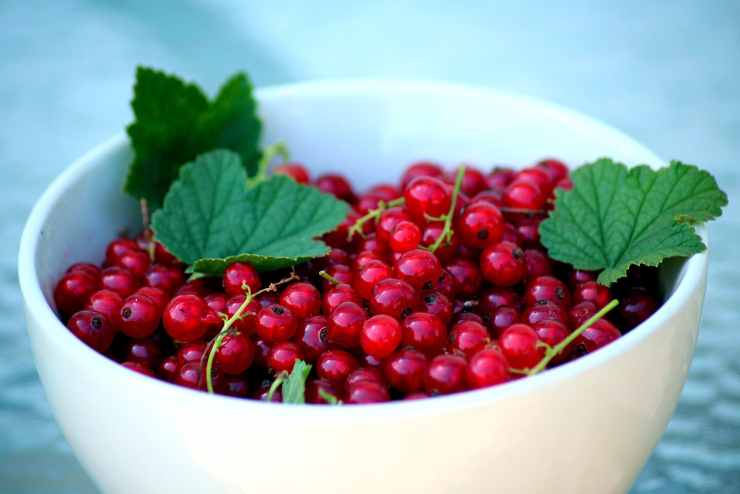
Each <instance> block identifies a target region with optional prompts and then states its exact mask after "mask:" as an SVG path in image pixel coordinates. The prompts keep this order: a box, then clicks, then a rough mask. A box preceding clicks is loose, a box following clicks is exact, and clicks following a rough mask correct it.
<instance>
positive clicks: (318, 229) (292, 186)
mask: <svg viewBox="0 0 740 494" xmlns="http://www.w3.org/2000/svg"><path fill="white" fill-rule="evenodd" d="M347 212H348V206H347V204H346V203H344V202H342V201H340V200H338V199H336V198H334V196H331V195H329V194H323V193H321V192H319V190H318V189H316V188H314V187H308V186H304V185H300V184H298V183H296V182H295V181H293V180H292V179H290V178H288V177H285V176H282V175H275V176H272V177H271V178H269V179H267V180H264V181H262V182H260V183H258V184H257V185H255V186H254V187H251V188H247V174H246V172H245V170H244V168H243V167H242V166H241V160H240V159H239V155H237V154H236V153H234V152H231V151H226V150H217V151H212V152H209V153H206V154H204V155H202V156H199V157H198V158H197V159H196V160H195V161H194V162H192V163H188V164H187V165H185V166H184V167H182V169H181V172H180V178H179V179H178V180H177V181H176V182H175V183H174V184H173V185H172V187H171V188H170V191H169V193H168V194H167V197H166V198H165V201H164V207H163V208H162V209H160V210H159V211H157V212H156V213H155V214H154V215H153V217H152V227H153V229H154V232H155V235H156V238H157V239H158V240H159V241H160V242H162V243H163V244H164V246H165V247H166V248H167V249H168V250H169V251H170V252H172V253H173V254H174V255H175V256H177V257H178V258H179V259H180V260H182V261H184V262H185V263H187V264H190V265H191V271H192V272H198V273H203V274H208V275H218V274H221V273H223V270H224V269H226V267H227V266H228V265H229V264H231V263H233V262H236V261H247V262H250V263H251V264H252V265H253V266H254V267H255V268H256V269H258V270H260V271H270V270H275V269H280V268H286V267H290V266H293V265H295V264H298V263H300V262H303V261H307V260H309V259H312V258H314V257H320V256H323V255H326V254H327V253H328V247H327V246H326V245H325V244H324V243H323V242H322V241H320V240H316V237H319V236H321V235H322V234H324V233H326V232H328V231H331V230H333V229H334V228H335V227H336V226H337V225H338V224H339V223H341V222H342V221H343V220H344V218H345V217H346V216H347Z"/></svg>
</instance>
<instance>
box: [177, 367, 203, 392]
mask: <svg viewBox="0 0 740 494" xmlns="http://www.w3.org/2000/svg"><path fill="white" fill-rule="evenodd" d="M200 377H201V366H200V362H190V363H188V364H185V365H183V366H182V367H180V369H179V370H178V371H177V376H175V384H177V385H178V386H184V387H186V388H190V389H202V387H201V384H200V383H201V380H200Z"/></svg>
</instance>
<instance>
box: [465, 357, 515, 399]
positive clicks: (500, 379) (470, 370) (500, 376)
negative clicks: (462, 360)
mask: <svg viewBox="0 0 740 494" xmlns="http://www.w3.org/2000/svg"><path fill="white" fill-rule="evenodd" d="M509 367H510V364H509V362H508V361H507V360H506V357H504V355H503V354H502V353H501V352H500V351H499V350H498V349H496V348H484V349H482V350H480V351H479V352H477V353H476V354H475V355H473V356H472V357H471V358H470V361H469V362H468V366H467V368H466V370H465V380H466V382H467V385H468V387H469V388H471V389H480V388H486V387H488V386H495V385H497V384H502V383H505V382H506V381H508V380H509V379H510V378H511V373H510V372H509Z"/></svg>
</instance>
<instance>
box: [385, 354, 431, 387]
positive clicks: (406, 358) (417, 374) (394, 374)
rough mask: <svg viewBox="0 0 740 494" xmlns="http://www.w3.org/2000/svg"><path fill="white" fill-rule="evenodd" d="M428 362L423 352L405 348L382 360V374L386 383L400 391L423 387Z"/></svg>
mask: <svg viewBox="0 0 740 494" xmlns="http://www.w3.org/2000/svg"><path fill="white" fill-rule="evenodd" d="M428 365H429V362H428V360H427V358H426V357H425V356H424V354H423V353H421V352H419V351H417V350H413V349H410V348H406V349H403V350H400V351H398V352H396V353H394V354H393V355H391V356H390V357H388V358H387V359H386V360H385V361H384V362H383V375H384V376H385V378H386V380H387V381H388V383H389V384H390V385H391V386H392V387H393V388H395V389H397V390H398V391H400V392H402V393H415V392H418V391H421V390H423V389H424V386H425V379H426V372H427V366H428Z"/></svg>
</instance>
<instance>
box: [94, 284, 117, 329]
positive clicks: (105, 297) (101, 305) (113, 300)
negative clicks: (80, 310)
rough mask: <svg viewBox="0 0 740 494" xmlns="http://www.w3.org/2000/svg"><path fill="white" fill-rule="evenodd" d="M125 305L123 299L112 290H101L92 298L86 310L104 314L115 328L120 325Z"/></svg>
mask: <svg viewBox="0 0 740 494" xmlns="http://www.w3.org/2000/svg"><path fill="white" fill-rule="evenodd" d="M122 305H123V299H122V298H121V296H120V295H118V294H117V293H116V292H113V291H111V290H99V291H97V292H95V293H93V294H92V295H91V296H90V300H89V301H88V302H87V305H86V306H85V308H87V309H90V310H94V311H95V312H99V313H100V314H103V315H104V316H105V318H106V319H108V322H110V323H111V324H112V325H113V327H115V328H118V326H119V325H120V320H119V312H120V310H121V306H122Z"/></svg>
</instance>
